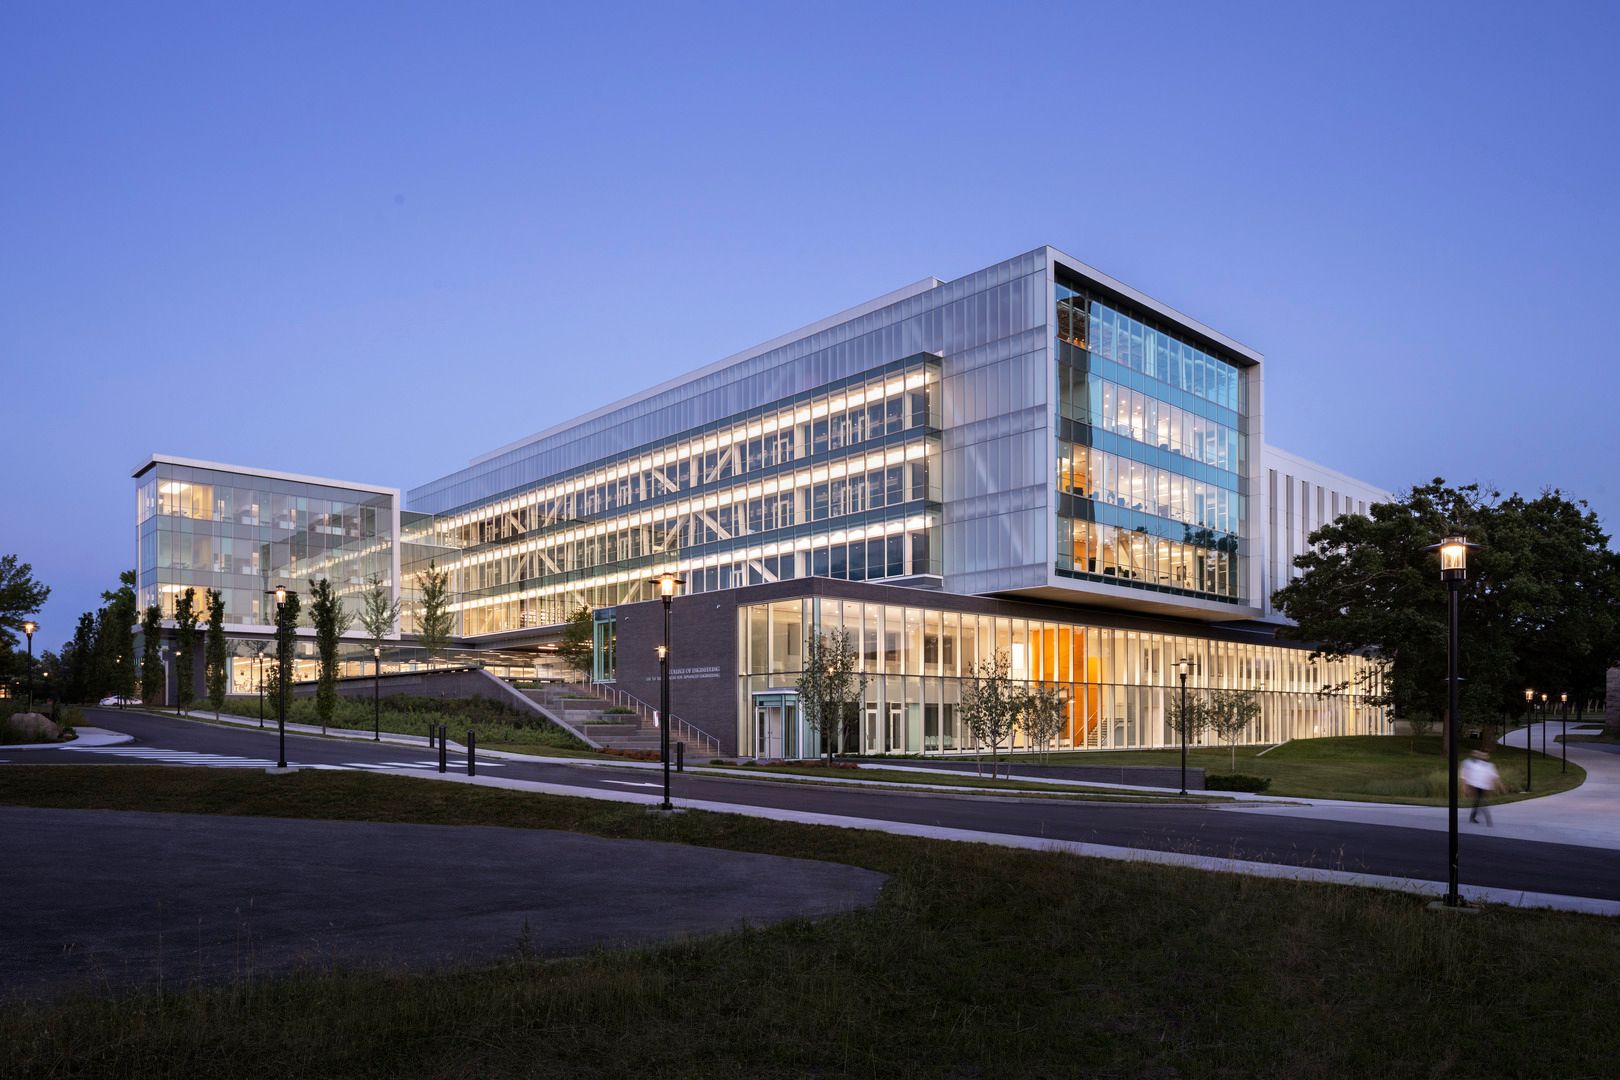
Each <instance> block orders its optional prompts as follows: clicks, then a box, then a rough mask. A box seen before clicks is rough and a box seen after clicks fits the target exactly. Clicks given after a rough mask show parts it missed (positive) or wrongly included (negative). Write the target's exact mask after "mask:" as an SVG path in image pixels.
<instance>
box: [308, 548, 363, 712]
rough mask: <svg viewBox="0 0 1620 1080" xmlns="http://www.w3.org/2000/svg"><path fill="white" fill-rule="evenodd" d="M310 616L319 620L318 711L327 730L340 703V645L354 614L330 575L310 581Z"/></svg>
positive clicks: (317, 651) (316, 707) (316, 709)
mask: <svg viewBox="0 0 1620 1080" xmlns="http://www.w3.org/2000/svg"><path fill="white" fill-rule="evenodd" d="M309 617H310V621H311V622H313V623H314V624H315V655H316V657H317V659H318V660H319V661H320V681H319V682H317V683H316V685H315V712H316V713H317V714H318V715H319V716H320V718H321V731H322V732H325V731H326V728H327V725H328V724H330V723H331V722H332V712H333V710H334V709H335V708H336V707H337V681H338V663H339V661H338V646H339V644H340V643H341V641H342V638H343V632H344V631H345V630H347V629H348V628H349V623H350V621H351V620H352V618H353V617H352V616H351V615H349V614H348V613H347V612H346V611H344V610H343V598H342V597H340V596H338V594H337V590H336V589H334V588H333V587H332V583H331V582H330V581H328V580H327V579H326V578H321V579H320V580H319V581H311V582H310V583H309Z"/></svg>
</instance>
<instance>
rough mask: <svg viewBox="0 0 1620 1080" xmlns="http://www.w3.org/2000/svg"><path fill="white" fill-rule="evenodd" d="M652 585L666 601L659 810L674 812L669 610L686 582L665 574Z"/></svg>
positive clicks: (661, 671)
mask: <svg viewBox="0 0 1620 1080" xmlns="http://www.w3.org/2000/svg"><path fill="white" fill-rule="evenodd" d="M652 584H654V585H657V586H658V596H659V598H660V599H661V600H663V601H664V642H663V644H662V645H659V646H658V745H659V756H660V757H661V758H662V759H663V762H664V802H663V805H662V806H660V807H659V809H661V810H673V809H674V808H675V806H674V804H673V803H672V802H670V801H669V610H670V606H671V605H672V604H673V603H674V602H675V590H676V589H677V588H679V587H680V586H682V585H685V584H686V581H685V580H684V579H683V578H680V577H677V576H676V575H675V574H674V573H672V572H665V573H662V574H659V575H658V576H657V577H655V578H653V579H652Z"/></svg>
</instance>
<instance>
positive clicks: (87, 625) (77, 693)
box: [60, 611, 97, 702]
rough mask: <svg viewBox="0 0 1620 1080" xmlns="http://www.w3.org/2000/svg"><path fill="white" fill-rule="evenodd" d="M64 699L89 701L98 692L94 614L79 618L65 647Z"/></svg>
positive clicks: (87, 613) (62, 657) (88, 613)
mask: <svg viewBox="0 0 1620 1080" xmlns="http://www.w3.org/2000/svg"><path fill="white" fill-rule="evenodd" d="M60 662H61V665H62V686H61V695H62V700H64V701H70V702H72V701H79V702H82V701H89V700H91V699H92V696H93V695H95V692H96V684H97V678H96V675H97V673H96V617H95V615H94V614H92V613H91V612H88V611H86V612H84V613H83V614H81V615H80V616H79V622H78V624H77V625H76V626H75V627H74V628H73V638H72V640H70V641H69V642H68V643H67V644H66V645H64V646H62V652H61V654H60Z"/></svg>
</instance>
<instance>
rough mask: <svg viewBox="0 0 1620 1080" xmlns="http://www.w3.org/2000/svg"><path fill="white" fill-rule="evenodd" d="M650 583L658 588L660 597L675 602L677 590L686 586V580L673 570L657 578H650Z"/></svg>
mask: <svg viewBox="0 0 1620 1080" xmlns="http://www.w3.org/2000/svg"><path fill="white" fill-rule="evenodd" d="M648 583H649V584H651V585H656V586H658V595H659V597H661V598H662V599H664V600H673V599H674V598H675V593H676V590H678V589H679V588H680V587H681V586H682V585H685V584H686V579H685V578H683V577H681V576H680V575H679V574H676V573H675V572H674V571H672V570H666V571H664V572H663V573H662V574H659V575H658V576H657V577H655V578H649V579H648Z"/></svg>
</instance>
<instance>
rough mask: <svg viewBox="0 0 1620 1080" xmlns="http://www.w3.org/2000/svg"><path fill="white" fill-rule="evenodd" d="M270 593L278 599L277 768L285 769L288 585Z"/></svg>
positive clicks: (288, 676)
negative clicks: (285, 612) (284, 618)
mask: <svg viewBox="0 0 1620 1080" xmlns="http://www.w3.org/2000/svg"><path fill="white" fill-rule="evenodd" d="M268 595H270V596H273V597H275V600H276V714H277V718H276V729H277V751H276V768H278V769H285V768H286V767H287V683H288V682H290V681H291V679H290V675H291V672H289V671H288V670H287V668H288V667H290V666H291V665H289V664H288V663H287V662H286V660H287V659H290V657H286V658H284V657H283V655H282V640H281V635H282V634H283V633H285V632H286V627H284V626H283V625H282V622H281V612H282V609H283V608H285V607H286V606H287V586H285V585H277V586H276V587H275V588H273V589H270V590H268ZM289 636H290V635H289ZM286 652H287V653H289V654H290V653H291V652H292V642H290V641H289V642H287V643H286Z"/></svg>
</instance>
